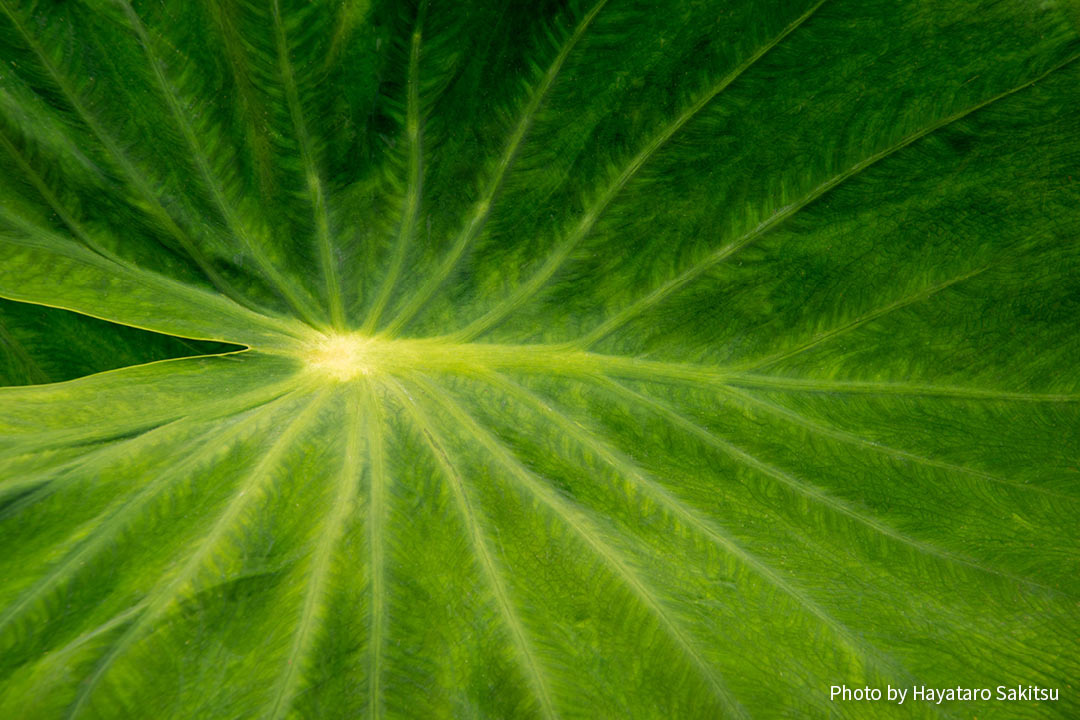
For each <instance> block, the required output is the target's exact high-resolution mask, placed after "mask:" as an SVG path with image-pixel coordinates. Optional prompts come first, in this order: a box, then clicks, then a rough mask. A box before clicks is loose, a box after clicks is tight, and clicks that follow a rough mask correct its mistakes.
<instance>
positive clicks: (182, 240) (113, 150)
mask: <svg viewBox="0 0 1080 720" xmlns="http://www.w3.org/2000/svg"><path fill="white" fill-rule="evenodd" d="M0 9H2V10H3V11H4V14H5V15H7V16H8V19H10V20H11V23H12V25H14V26H15V29H16V31H18V33H19V36H20V37H22V39H23V41H24V42H25V43H26V44H27V46H28V47H29V48H30V49H31V50H32V51H33V53H34V55H36V56H37V58H38V60H39V61H40V62H41V64H42V66H43V67H44V68H45V70H46V72H48V74H49V77H51V78H52V80H53V83H54V84H55V85H56V87H57V88H58V89H59V90H60V92H61V93H62V94H63V95H64V97H65V98H66V99H67V101H68V102H69V103H70V104H71V106H72V107H73V108H74V109H75V112H76V113H77V114H78V115H79V117H80V118H81V119H82V121H83V122H84V123H86V126H87V127H88V128H90V131H91V132H92V133H93V134H94V135H95V136H96V137H97V138H98V140H99V141H100V142H101V144H102V145H104V146H105V149H106V150H107V151H108V153H109V155H111V156H112V158H113V160H114V161H115V162H116V164H117V165H118V166H119V167H120V169H121V170H123V171H124V174H125V175H126V176H127V178H128V182H130V183H131V185H132V187H133V188H134V189H135V190H136V191H137V192H138V194H139V195H141V196H142V197H143V199H144V200H145V201H146V203H147V206H148V210H149V211H150V214H151V216H152V217H153V218H154V219H155V220H156V221H157V222H159V223H160V224H161V225H162V226H163V227H164V228H165V230H166V231H167V232H168V233H169V235H171V236H172V237H173V239H174V240H176V241H177V242H178V243H179V244H180V246H181V247H182V248H183V249H184V251H185V252H186V253H187V254H188V256H189V257H190V258H191V259H192V260H194V261H195V263H196V264H197V265H198V266H199V269H200V270H202V272H203V274H205V275H206V277H207V278H209V279H210V281H211V282H212V283H213V284H214V287H216V288H217V289H218V290H219V291H221V292H222V293H223V294H225V295H226V296H228V297H229V298H230V299H231V300H233V301H234V302H236V303H238V304H240V305H243V306H245V307H249V303H248V301H247V300H246V299H245V298H244V297H243V295H241V294H240V293H238V292H237V291H236V290H235V289H234V288H233V287H232V286H231V285H230V284H229V283H228V282H227V281H226V280H225V278H223V277H222V276H221V274H220V273H219V272H218V271H217V270H215V269H214V267H213V265H212V264H211V263H210V262H209V260H207V258H206V256H205V255H204V254H203V252H202V250H200V249H199V247H198V246H197V245H195V243H194V242H193V241H192V240H191V238H189V237H188V236H187V234H186V233H185V232H184V231H183V230H181V229H180V227H179V226H178V225H177V224H176V221H174V220H173V219H172V216H171V215H169V213H168V211H167V210H165V208H164V206H162V204H161V201H160V200H159V199H158V197H157V195H156V194H155V193H154V191H153V183H152V182H151V181H150V180H149V179H148V178H147V177H146V176H145V175H143V173H142V171H140V170H139V169H138V168H137V167H136V166H135V164H134V163H133V162H132V161H131V159H130V158H128V156H127V154H126V153H125V152H124V151H123V149H122V148H121V147H120V144H119V143H118V142H117V141H116V139H115V138H113V137H112V136H111V135H110V134H109V133H108V132H106V131H105V128H103V127H102V126H101V123H99V122H98V121H97V119H96V118H95V117H94V116H93V114H92V113H91V112H90V111H89V110H88V109H87V107H86V105H84V104H83V101H82V99H81V98H80V96H79V93H78V92H77V91H76V90H75V88H74V87H73V86H72V85H71V83H70V82H69V81H68V80H67V78H65V77H64V75H63V74H62V73H61V72H60V69H59V68H58V67H56V65H55V64H54V63H53V62H52V60H50V59H49V56H48V54H47V53H46V52H45V49H44V48H43V47H42V46H41V44H40V43H39V42H38V41H37V40H35V39H34V37H33V36H32V35H31V34H30V33H29V31H28V30H27V28H26V25H25V24H24V23H23V21H22V20H20V19H19V17H18V16H17V15H16V14H15V13H14V12H13V11H12V10H11V8H10V7H9V6H8V0H0Z"/></svg>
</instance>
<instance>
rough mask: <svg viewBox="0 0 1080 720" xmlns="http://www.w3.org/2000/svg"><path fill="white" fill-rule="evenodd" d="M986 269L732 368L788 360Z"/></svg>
mask: <svg viewBox="0 0 1080 720" xmlns="http://www.w3.org/2000/svg"><path fill="white" fill-rule="evenodd" d="M986 269H987V267H986V266H984V267H980V268H976V269H974V270H969V271H968V272H965V273H961V274H960V275H957V276H955V277H952V278H949V279H948V280H945V281H944V282H940V283H937V284H936V285H931V286H930V287H926V288H923V289H922V290H920V291H919V292H917V293H914V294H912V295H908V296H907V297H903V298H900V299H899V300H894V301H893V302H891V303H887V304H885V305H882V306H881V307H878V308H875V309H873V310H870V311H868V312H865V313H863V314H862V315H859V316H858V317H856V318H854V319H852V320H849V321H848V322H846V323H844V324H843V325H840V326H838V327H834V328H831V329H829V330H826V331H824V332H820V333H818V334H816V335H814V336H813V337H811V338H809V339H807V340H805V341H804V342H802V343H800V344H798V345H796V346H795V347H792V348H787V349H785V350H779V351H777V352H775V353H772V354H770V355H766V356H765V357H761V358H758V359H756V360H751V361H749V362H746V363H740V364H738V365H735V366H734V367H733V368H732V369H733V370H736V371H740V372H749V371H752V370H759V369H760V368H763V367H767V366H769V365H774V364H776V363H778V362H780V361H781V360H787V359H789V358H792V357H795V356H796V355H800V354H802V353H804V352H806V351H807V350H810V349H812V348H815V347H817V346H818V345H820V344H822V343H825V342H828V341H830V340H833V339H835V338H837V337H840V336H841V335H844V334H845V333H849V332H851V331H852V330H855V329H856V328H859V327H861V326H863V325H865V324H866V323H869V322H872V321H874V320H877V319H879V318H882V317H884V316H885V315H888V314H889V313H891V312H894V311H896V310H900V309H902V308H905V307H907V306H909V305H913V304H915V303H917V302H921V301H922V300H926V299H927V298H929V297H931V296H933V295H936V294H937V293H939V292H941V291H942V290H944V289H946V288H949V287H952V286H953V285H956V284H957V283H961V282H963V281H965V280H968V279H970V278H972V277H975V276H976V275H979V274H980V273H983V272H985V271H986Z"/></svg>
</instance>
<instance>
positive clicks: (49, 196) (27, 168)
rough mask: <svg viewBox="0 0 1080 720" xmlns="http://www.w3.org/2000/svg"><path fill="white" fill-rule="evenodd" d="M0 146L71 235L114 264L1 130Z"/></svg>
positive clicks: (112, 257) (114, 259)
mask: <svg viewBox="0 0 1080 720" xmlns="http://www.w3.org/2000/svg"><path fill="white" fill-rule="evenodd" d="M0 145H3V146H4V149H5V150H6V151H7V153H8V155H10V156H11V157H12V159H14V160H15V163H16V164H17V165H18V166H19V169H20V170H22V172H23V175H24V176H25V177H26V179H27V180H29V181H30V184H31V185H33V186H34V189H35V190H37V191H38V194H39V195H41V197H42V198H44V199H45V202H47V203H48V204H49V207H51V208H52V210H53V212H54V213H56V216H57V217H58V218H60V220H61V222H63V223H64V224H65V225H67V227H68V229H69V230H71V232H72V234H74V235H75V237H76V238H78V239H79V241H80V242H81V243H82V244H83V245H85V246H86V247H87V248H88V249H90V250H93V251H94V252H96V253H97V254H98V255H101V256H102V257H105V258H108V259H110V260H113V261H114V262H115V261H117V258H116V256H115V255H113V254H112V253H111V252H109V251H107V250H106V249H105V248H103V247H102V246H101V245H100V244H98V242H97V241H96V240H94V239H93V238H92V237H90V234H89V233H87V232H86V229H85V228H83V226H82V223H80V222H79V221H78V220H77V219H76V218H75V216H74V215H72V214H71V213H70V212H69V211H68V209H67V208H66V207H65V206H64V204H63V203H61V202H60V198H58V197H57V196H56V193H54V192H53V191H52V188H50V187H49V186H48V184H47V183H46V182H45V180H44V178H42V177H41V173H39V172H38V171H37V170H36V169H35V168H34V166H32V165H31V164H30V163H29V161H28V160H27V159H26V157H25V156H24V155H23V154H22V153H21V152H20V151H19V149H18V148H17V147H15V144H14V143H13V142H11V139H10V138H9V137H8V136H7V134H6V133H5V132H4V131H3V129H0ZM6 214H7V213H5V215H6Z"/></svg>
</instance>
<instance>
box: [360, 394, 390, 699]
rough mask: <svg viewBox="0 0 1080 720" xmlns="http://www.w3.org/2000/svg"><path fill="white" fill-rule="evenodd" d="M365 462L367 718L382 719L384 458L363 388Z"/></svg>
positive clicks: (370, 399)
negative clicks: (368, 559) (368, 482)
mask: <svg viewBox="0 0 1080 720" xmlns="http://www.w3.org/2000/svg"><path fill="white" fill-rule="evenodd" d="M364 399H365V404H366V406H367V407H366V408H365V409H366V411H367V424H366V429H365V434H366V435H367V447H368V461H369V463H370V465H371V488H370V489H369V493H370V496H369V499H368V546H369V548H370V550H371V632H370V635H369V638H368V656H369V658H368V659H369V670H368V673H369V674H368V717H369V718H371V719H372V720H376V719H377V718H381V717H382V716H383V700H382V672H383V669H382V652H383V643H384V642H385V641H384V639H383V637H384V635H385V634H386V587H385V585H386V551H385V549H384V548H383V541H384V538H383V521H384V516H385V514H386V489H387V487H386V486H387V478H386V458H385V454H384V452H385V448H384V442H385V440H384V438H383V428H384V425H383V413H382V409H381V407H380V403H379V399H378V397H376V395H375V389H374V387H372V386H371V384H370V383H368V384H367V392H366V393H365V398H364Z"/></svg>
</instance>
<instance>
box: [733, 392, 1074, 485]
mask: <svg viewBox="0 0 1080 720" xmlns="http://www.w3.org/2000/svg"><path fill="white" fill-rule="evenodd" d="M718 389H719V390H720V392H722V393H724V394H726V395H728V396H730V397H733V398H735V399H736V400H739V401H741V402H742V403H744V404H749V405H753V406H755V407H759V408H761V409H763V410H765V411H766V412H768V413H771V414H772V415H775V416H778V417H782V418H784V419H785V420H787V421H788V422H790V423H793V424H795V425H798V426H799V427H803V428H806V429H807V430H809V431H811V432H813V433H815V434H817V435H822V436H824V437H829V438H833V439H834V440H839V441H840V442H844V443H848V444H849V445H857V446H859V447H864V448H867V449H869V450H872V451H874V452H876V453H880V454H882V455H885V456H888V457H892V458H897V459H900V460H908V461H910V462H914V463H918V464H920V465H925V466H926V467H932V468H937V469H939V470H946V471H949V472H955V473H961V474H963V475H970V476H971V477H977V478H981V479H983V480H987V481H989V482H992V483H995V484H998V485H1004V486H1006V487H1011V488H1017V489H1019V490H1024V491H1026V492H1033V493H1039V494H1042V495H1047V496H1050V497H1056V498H1059V499H1062V500H1071V501H1076V500H1078V499H1080V498H1078V497H1077V496H1076V495H1069V494H1066V493H1059V492H1056V491H1054V490H1049V489H1047V488H1044V487H1041V486H1039V485H1027V484H1024V483H1018V482H1014V481H1011V480H1006V479H1004V478H1001V477H998V476H997V475H993V474H991V473H988V472H984V471H982V470H975V469H973V468H969V467H965V466H963V465H957V464H955V463H950V462H945V461H944V460H935V459H933V458H928V457H925V456H923V455H919V454H917V453H913V452H910V451H907V450H901V449H899V448H895V447H892V446H890V445H885V444H883V443H879V442H876V441H874V440H867V439H866V438H864V437H860V436H859V435H856V434H854V433H849V432H846V431H844V430H839V429H837V428H834V427H831V426H828V425H825V424H824V423H821V422H818V421H817V420H814V419H812V418H809V417H807V416H805V415H803V414H801V413H799V412H796V411H794V410H791V409H790V408H786V407H783V406H781V405H777V404H776V403H773V402H770V401H768V400H763V399H761V398H759V397H755V396H754V395H751V394H750V393H747V392H743V391H741V390H738V389H736V388H733V387H720V388H718Z"/></svg>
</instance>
